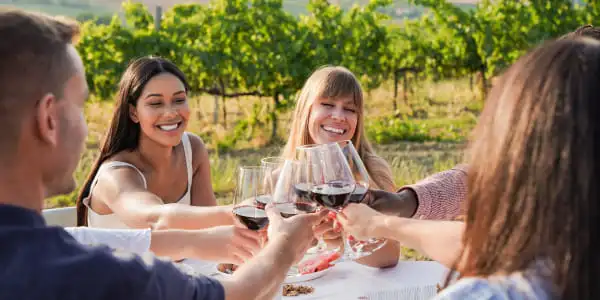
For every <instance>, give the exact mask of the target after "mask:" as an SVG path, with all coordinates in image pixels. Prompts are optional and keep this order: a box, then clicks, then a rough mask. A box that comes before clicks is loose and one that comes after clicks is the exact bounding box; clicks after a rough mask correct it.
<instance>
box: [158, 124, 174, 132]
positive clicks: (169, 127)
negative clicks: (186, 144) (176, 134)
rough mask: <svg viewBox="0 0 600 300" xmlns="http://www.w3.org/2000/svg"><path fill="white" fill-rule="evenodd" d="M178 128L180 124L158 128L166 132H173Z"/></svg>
mask: <svg viewBox="0 0 600 300" xmlns="http://www.w3.org/2000/svg"><path fill="white" fill-rule="evenodd" d="M177 127H179V124H173V125H159V126H158V128H160V130H164V131H172V130H175V129H177Z"/></svg>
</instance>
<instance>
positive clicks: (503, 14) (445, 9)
mask: <svg viewBox="0 0 600 300" xmlns="http://www.w3.org/2000/svg"><path fill="white" fill-rule="evenodd" d="M391 3H392V2H391V1H389V0H372V1H370V2H369V3H368V4H366V5H364V6H354V7H352V8H351V9H349V10H342V9H340V7H338V6H336V5H330V4H329V2H328V1H326V0H312V1H310V3H309V5H308V8H307V9H308V11H309V13H308V14H307V15H301V16H300V17H295V16H293V15H292V14H290V13H288V12H286V11H285V10H284V9H283V3H282V1H281V0H228V1H225V0H215V1H212V2H210V4H209V5H199V4H181V5H175V6H173V7H172V8H171V9H169V10H168V11H166V12H165V13H164V15H163V16H162V18H161V19H160V20H154V17H153V14H152V13H151V12H150V11H148V10H147V8H146V7H144V6H143V5H142V4H139V3H132V2H128V3H125V4H123V11H124V19H125V22H123V21H122V20H121V19H120V18H119V17H118V16H117V15H115V16H114V18H113V20H112V22H111V23H110V24H107V25H103V24H97V23H95V22H93V21H89V22H86V23H85V24H84V26H83V34H82V39H81V42H80V44H79V46H78V47H79V50H80V52H81V53H82V57H83V59H84V63H85V65H86V68H87V71H88V81H89V83H90V88H91V91H92V93H93V94H94V95H95V96H96V97H97V98H98V99H110V98H111V97H112V95H113V93H114V92H115V91H116V86H117V82H118V80H119V77H120V75H121V74H122V72H123V71H124V69H125V68H126V65H127V62H128V61H130V60H131V59H133V58H135V57H139V56H142V55H149V54H153V55H160V56H163V57H166V58H168V59H171V60H172V61H174V62H175V63H177V64H178V65H179V66H180V67H181V68H182V69H183V71H184V72H185V73H186V74H187V76H188V79H189V81H190V84H191V92H192V93H195V94H204V95H213V96H215V97H214V107H215V111H214V122H215V123H216V122H219V120H218V119H219V117H218V116H219V111H220V110H221V111H222V112H221V115H222V118H227V111H226V107H227V102H228V101H231V99H232V98H239V97H242V96H249V95H251V96H256V97H260V98H261V99H263V101H264V103H266V105H268V106H269V109H268V113H266V114H261V115H260V116H259V115H256V114H255V115H253V116H250V117H249V118H248V119H247V120H244V121H243V122H238V124H237V128H236V130H233V131H232V135H238V136H240V135H242V134H244V133H245V132H247V131H248V130H251V128H249V127H252V126H254V125H256V124H263V123H265V124H271V127H272V137H273V138H275V137H276V135H277V131H278V129H277V124H278V122H277V117H278V115H279V114H280V112H282V111H285V110H287V109H289V108H290V107H291V106H293V97H294V95H295V93H296V92H297V91H298V90H299V89H300V88H301V86H302V84H303V81H304V80H305V79H306V78H307V77H308V75H309V74H310V73H311V72H312V71H313V70H315V69H316V68H317V67H319V66H322V65H325V64H333V65H343V66H345V67H347V68H349V69H350V70H352V71H353V72H355V73H356V74H357V75H358V76H359V77H360V79H361V82H362V84H363V86H364V87H365V89H366V90H367V91H370V90H373V89H376V88H378V87H380V86H381V85H382V84H384V83H386V82H392V84H393V91H394V96H393V99H392V101H391V102H390V107H389V111H390V112H392V114H393V113H396V112H397V110H398V105H399V102H401V101H403V100H404V101H405V100H406V99H407V97H408V96H407V93H408V92H409V91H410V90H411V88H410V86H411V84H413V82H415V81H422V80H434V81H439V80H444V79H448V78H458V77H469V78H470V85H471V88H472V89H477V90H478V91H479V94H478V95H479V97H481V98H482V97H483V95H485V92H486V90H487V89H488V87H489V85H490V78H492V77H493V76H494V75H496V74H498V73H499V72H500V71H501V70H502V69H504V68H505V67H506V66H508V65H509V64H511V63H512V62H513V61H514V60H515V59H516V58H517V57H519V56H520V55H521V54H522V53H523V52H524V51H526V50H527V49H528V48H530V47H531V46H532V45H535V44H537V43H539V42H541V41H543V40H545V39H548V38H552V37H556V36H559V35H561V34H564V33H566V32H568V31H571V30H573V29H575V28H577V27H578V26H580V25H582V24H586V23H590V22H591V21H592V20H594V19H595V18H596V17H598V15H599V14H600V6H599V5H598V4H597V3H594V2H591V3H589V4H586V5H583V6H580V5H573V4H572V1H570V0H554V1H546V0H531V1H514V0H497V1H482V2H480V3H479V4H478V5H477V6H476V8H475V9H470V10H464V9H462V8H460V7H458V6H455V5H453V4H450V3H449V2H447V1H445V0H414V1H413V4H417V5H422V6H423V7H425V8H427V9H428V11H429V13H427V14H425V15H423V16H422V17H421V18H419V19H415V20H407V21H405V22H403V23H400V24H398V23H397V22H390V21H389V20H388V17H387V15H385V14H383V13H382V11H384V10H385V8H386V7H387V6H388V5H390V4H391ZM399 91H402V93H400V92H399ZM219 107H220V108H219ZM261 118H262V119H261ZM222 121H223V122H224V124H226V120H222ZM236 138H237V137H236V136H233V137H231V139H232V140H235V139H236Z"/></svg>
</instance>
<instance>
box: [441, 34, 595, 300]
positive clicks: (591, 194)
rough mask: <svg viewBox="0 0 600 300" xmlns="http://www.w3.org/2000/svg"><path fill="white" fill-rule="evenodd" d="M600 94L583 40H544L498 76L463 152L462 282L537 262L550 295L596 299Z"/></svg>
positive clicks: (591, 51) (590, 46)
mask: <svg viewBox="0 0 600 300" xmlns="http://www.w3.org/2000/svg"><path fill="white" fill-rule="evenodd" d="M599 96H600V43H599V42H598V41H595V40H592V39H589V38H578V39H574V40H569V39H562V40H558V41H552V42H548V43H545V44H544V45H542V46H540V47H537V48H536V49H534V50H532V51H531V52H530V53H528V54H527V55H525V56H524V57H522V58H521V59H519V60H518V61H517V62H516V63H515V64H514V65H513V66H512V67H510V68H509V69H508V71H507V72H506V73H505V74H504V75H503V76H502V77H501V79H500V82H499V83H498V84H497V85H496V86H495V87H494V88H493V89H492V91H491V93H490V95H489V97H488V99H487V103H486V106H485V108H484V110H483V112H482V114H481V116H480V119H479V122H478V124H477V127H476V129H475V131H474V136H473V141H472V142H471V145H470V147H469V156H470V158H469V160H470V169H469V175H468V186H469V192H468V198H467V202H466V205H467V214H466V220H465V223H466V228H465V232H464V235H463V243H464V250H463V253H462V255H461V257H460V259H459V260H458V261H457V263H456V266H460V267H459V268H458V271H459V272H460V276H461V277H472V276H477V277H487V276H491V275H494V274H511V273H513V272H521V271H523V272H524V271H526V270H528V269H529V268H530V267H533V266H537V267H540V269H539V270H547V271H548V272H542V273H541V274H540V273H538V275H541V279H542V280H544V282H547V283H548V284H549V285H550V287H551V288H552V289H551V290H550V291H549V293H550V295H551V296H552V298H554V299H598V298H600V285H598V282H597V281H598V278H600V256H599V255H598V253H600V252H599V251H600V244H599V243H595V242H592V240H594V239H596V238H598V237H599V236H600V205H599V203H600V118H599V116H600V102H599V101H598V100H599V99H598V97H599ZM459 262H460V263H459ZM524 274H526V276H528V275H527V274H529V273H527V272H525V273H524ZM447 283H448V282H447Z"/></svg>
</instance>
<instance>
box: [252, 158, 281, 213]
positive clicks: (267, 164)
mask: <svg viewBox="0 0 600 300" xmlns="http://www.w3.org/2000/svg"><path fill="white" fill-rule="evenodd" d="M284 161H285V159H283V157H279V156H269V157H265V158H263V159H261V160H260V165H261V166H262V167H264V168H265V181H266V184H267V188H268V189H269V190H268V194H272V193H273V192H274V191H275V185H276V184H277V178H278V176H279V173H280V172H281V168H282V166H283V163H284ZM269 200H270V198H268V197H259V198H257V199H256V201H257V202H258V204H259V205H261V206H262V207H265V206H266V205H267V204H269V202H270V201H269Z"/></svg>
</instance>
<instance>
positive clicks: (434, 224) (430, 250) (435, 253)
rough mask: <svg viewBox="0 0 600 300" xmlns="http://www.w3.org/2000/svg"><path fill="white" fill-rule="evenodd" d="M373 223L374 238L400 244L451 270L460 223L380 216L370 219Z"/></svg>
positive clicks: (458, 245)
mask: <svg viewBox="0 0 600 300" xmlns="http://www.w3.org/2000/svg"><path fill="white" fill-rule="evenodd" d="M373 223H374V226H373V229H372V233H373V235H374V236H381V237H385V238H389V239H393V240H396V241H400V242H401V243H402V245H404V246H406V247H409V248H412V249H415V250H417V251H419V252H420V253H421V254H423V255H425V256H427V257H429V258H431V259H433V260H436V261H438V262H440V263H442V264H444V265H445V266H447V267H452V265H453V264H454V263H455V262H456V260H457V258H458V257H459V255H460V253H461V251H462V248H463V246H462V234H463V231H464V225H465V224H464V223H463V222H458V221H430V220H416V219H407V218H397V217H393V216H381V217H378V218H376V219H374V222H373Z"/></svg>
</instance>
